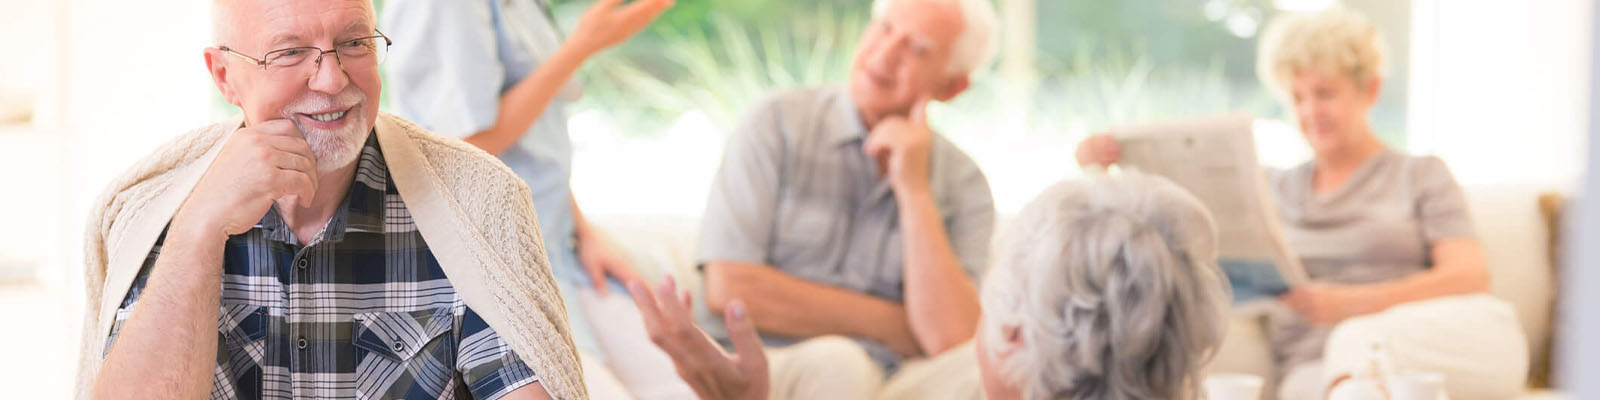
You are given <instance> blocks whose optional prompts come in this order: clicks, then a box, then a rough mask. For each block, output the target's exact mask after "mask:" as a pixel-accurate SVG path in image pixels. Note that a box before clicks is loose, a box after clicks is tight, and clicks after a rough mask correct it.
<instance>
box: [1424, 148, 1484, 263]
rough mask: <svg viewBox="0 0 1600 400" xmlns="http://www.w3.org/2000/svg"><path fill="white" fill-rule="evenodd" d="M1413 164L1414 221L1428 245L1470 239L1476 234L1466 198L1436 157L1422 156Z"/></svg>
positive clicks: (1443, 164)
mask: <svg viewBox="0 0 1600 400" xmlns="http://www.w3.org/2000/svg"><path fill="white" fill-rule="evenodd" d="M1415 161H1416V163H1415V164H1414V165H1413V168H1414V169H1413V171H1412V172H1413V174H1412V176H1413V178H1412V179H1413V181H1412V182H1413V185H1414V187H1416V189H1417V193H1416V204H1417V210H1416V213H1417V218H1418V220H1419V222H1420V224H1421V226H1422V236H1423V239H1424V240H1427V241H1428V243H1430V244H1431V243H1434V242H1438V241H1440V240H1444V239H1472V238H1476V237H1477V233H1476V231H1475V229H1474V228H1473V225H1472V216H1471V214H1470V213H1469V209H1468V207H1467V195H1466V193H1465V192H1464V191H1463V190H1462V189H1461V185H1460V184H1458V183H1456V178H1455V176H1454V175H1452V174H1451V173H1450V168H1449V167H1447V166H1445V163H1444V160H1441V159H1439V157H1424V158H1419V159H1416V160H1415Z"/></svg>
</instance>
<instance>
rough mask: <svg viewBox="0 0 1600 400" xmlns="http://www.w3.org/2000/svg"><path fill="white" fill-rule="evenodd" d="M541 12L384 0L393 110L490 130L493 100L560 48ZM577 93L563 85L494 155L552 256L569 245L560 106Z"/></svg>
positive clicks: (568, 169)
mask: <svg viewBox="0 0 1600 400" xmlns="http://www.w3.org/2000/svg"><path fill="white" fill-rule="evenodd" d="M544 7H545V5H544V2H543V1H537V0H470V1H462V2H455V1H437V0H391V1H389V3H388V4H387V5H386V6H385V9H384V10H383V23H384V26H385V27H386V29H388V30H389V32H388V33H389V34H390V36H392V37H394V39H395V45H394V48H393V49H392V50H391V52H390V56H389V61H386V63H385V64H386V65H385V67H386V69H388V70H390V71H393V72H394V73H392V74H391V76H390V86H391V88H392V93H393V96H392V100H393V103H394V105H395V109H396V111H397V114H400V115H401V116H403V117H405V118H407V119H410V120H412V121H415V122H416V123H417V124H418V125H421V126H422V127H424V128H427V129H429V130H432V131H435V132H438V133H442V134H445V135H450V136H458V137H465V136H468V135H471V134H472V133H475V132H477V131H481V130H484V129H488V128H489V127H490V126H492V124H493V123H494V120H495V118H496V117H497V116H498V113H499V99H500V95H502V94H504V93H505V92H506V91H508V90H510V89H511V88H512V87H514V86H516V85H517V84H518V83H520V82H522V80H523V79H526V78H527V77H528V75H530V74H531V73H532V72H533V71H534V70H535V69H536V68H538V67H539V65H540V64H542V63H543V62H544V61H545V60H546V59H548V58H549V57H550V56H551V55H552V54H554V53H555V51H556V49H558V48H559V47H560V46H561V35H560V33H559V30H558V27H556V26H555V25H554V21H553V20H552V19H551V16H550V14H548V12H547V10H546V9H545V8H544ZM462 9H466V10H462ZM576 92H577V89H576V87H575V86H573V85H570V84H569V85H568V86H566V87H564V88H563V89H562V93H561V94H560V95H558V96H557V98H556V99H554V100H552V101H551V102H550V105H549V106H548V107H547V108H546V109H545V110H543V112H542V114H540V116H539V119H538V120H536V121H535V122H534V123H533V125H532V126H530V127H529V128H528V130H527V131H526V132H525V133H523V135H522V138H521V139H520V140H518V141H517V143H516V144H515V145H513V146H511V147H510V148H508V149H506V150H505V151H504V152H501V153H500V154H499V155H498V156H499V157H500V160H501V161H502V162H504V163H505V164H506V166H507V167H510V168H511V170H512V171H513V172H515V173H516V174H517V176H518V177H520V178H522V180H523V181H524V182H526V183H527V184H528V188H529V189H530V190H531V191H532V192H533V202H534V208H535V211H536V212H537V213H538V216H539V226H540V230H541V231H543V232H544V233H545V234H544V235H543V237H544V240H545V244H546V248H547V249H550V251H551V252H552V254H559V253H557V252H559V251H562V249H570V248H571V235H572V232H573V219H572V218H573V217H572V208H571V203H570V196H571V187H570V183H571V177H572V152H573V149H572V142H571V139H570V137H569V136H568V132H567V113H566V107H567V104H568V102H570V101H572V100H574V98H575V97H576V95H575V94H576ZM524 112H534V111H533V110H525V111H524ZM550 261H551V262H552V263H553V264H560V263H565V262H567V261H569V260H568V258H567V257H552V258H551V260H550ZM553 266H556V267H559V265H553Z"/></svg>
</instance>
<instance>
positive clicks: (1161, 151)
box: [1112, 115, 1309, 307]
mask: <svg viewBox="0 0 1600 400" xmlns="http://www.w3.org/2000/svg"><path fill="white" fill-rule="evenodd" d="M1251 123H1252V120H1251V118H1250V117H1249V116H1247V115H1234V116H1226V117H1214V118H1206V119H1195V120H1185V121H1175V122H1170V123H1163V124H1156V125H1145V126H1130V127H1122V128H1117V129H1113V130H1112V135H1113V137H1115V138H1116V139H1117V144H1118V146H1119V147H1120V148H1121V152H1122V157H1121V159H1120V160H1119V161H1118V165H1119V166H1120V167H1121V168H1125V169H1129V170H1137V171H1141V172H1144V173H1147V174H1154V175H1160V176H1163V177H1166V178H1167V179H1168V180H1171V181H1173V182H1174V183H1177V184H1178V185H1179V186H1182V187H1183V188H1184V189H1187V190H1188V191H1189V192H1190V193H1192V194H1194V196H1195V197H1196V198H1198V199H1199V200H1200V202H1201V203H1204V204H1205V206H1206V207H1207V208H1209V209H1210V211H1211V217H1212V219H1213V220H1215V221H1216V224H1217V234H1218V238H1217V239H1218V242H1217V245H1218V251H1219V252H1218V256H1219V257H1218V259H1219V262H1220V264H1221V265H1222V269H1223V272H1225V273H1226V274H1227V276H1228V281H1229V284H1230V286H1232V288H1233V300H1234V301H1233V303H1234V305H1235V306H1236V307H1239V306H1245V305H1247V304H1252V303H1260V302H1262V301H1264V300H1272V299H1275V298H1276V297H1277V296H1279V295H1281V294H1283V293H1284V292H1287V291H1288V290H1289V288H1290V287H1292V286H1295V285H1298V284H1301V283H1304V282H1306V281H1307V280H1308V279H1309V278H1307V276H1306V273H1305V269H1304V267H1302V266H1301V265H1300V258H1299V257H1298V256H1296V255H1295V253H1294V251H1293V250H1292V249H1290V248H1289V245H1288V242H1286V241H1285V240H1284V236H1283V227H1282V224H1281V222H1280V220H1279V219H1278V213H1277V207H1276V205H1275V204H1274V203H1273V199H1272V194H1271V193H1270V192H1268V186H1267V182H1266V177H1265V175H1264V173H1263V170H1262V168H1261V165H1260V162H1259V161H1258V159H1257V156H1256V145H1255V136H1254V134H1253V133H1252V131H1251Z"/></svg>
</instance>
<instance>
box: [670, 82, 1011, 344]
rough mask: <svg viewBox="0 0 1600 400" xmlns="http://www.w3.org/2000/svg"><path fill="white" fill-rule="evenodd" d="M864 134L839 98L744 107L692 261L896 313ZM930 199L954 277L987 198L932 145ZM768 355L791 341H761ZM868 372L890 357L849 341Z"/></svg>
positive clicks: (971, 270)
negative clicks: (775, 273) (867, 361)
mask: <svg viewBox="0 0 1600 400" xmlns="http://www.w3.org/2000/svg"><path fill="white" fill-rule="evenodd" d="M866 135H867V129H866V127H865V125H864V124H863V123H862V122H861V117H860V114H859V112H858V111H857V110H856V107H855V104H854V103H853V102H852V101H851V100H850V96H849V94H848V92H847V91H846V90H845V89H844V88H842V87H828V88H821V89H806V90H795V91H790V92H787V93H782V94H778V95H776V96H773V97H770V98H768V99H766V100H764V101H762V102H760V103H758V104H756V105H755V106H754V107H752V108H751V109H750V111H749V113H748V114H746V115H745V118H744V119H743V120H742V121H741V122H740V123H739V125H738V126H736V127H735V129H734V131H733V132H732V133H731V134H730V135H729V138H728V145H727V147H726V149H725V150H724V153H723V160H722V167H721V169H720V170H719V171H718V172H717V175H716V179H715V181H714V182H713V183H712V186H711V196H710V198H709V199H708V200H707V202H706V212H705V220H704V222H703V223H702V226H701V236H700V255H699V258H698V261H699V262H700V263H701V264H702V265H704V264H705V263H707V262H738V263H747V264H762V265H770V266H773V267H775V268H778V269H780V270H782V271H783V272H785V273H788V274H790V275H793V276H796V277H799V278H801V279H805V280H809V281H812V282H817V283H821V284H826V285H830V286H835V287H840V288H844V289H849V290H854V291H857V292H861V293H865V294H868V295H872V296H877V297H880V298H883V299H886V300H890V301H895V302H902V301H903V299H904V296H905V287H904V279H903V276H902V275H903V271H904V266H903V263H904V261H903V260H904V253H903V252H902V243H901V242H902V239H901V235H900V224H899V209H898V206H897V204H896V203H895V199H894V192H893V191H892V190H891V189H890V186H889V182H888V181H887V180H886V179H883V177H880V176H879V175H878V167H877V162H876V161H875V160H874V159H873V158H872V157H869V156H867V155H866V153H864V152H863V151H862V143H863V140H864V139H865V138H866ZM928 168H929V169H928V176H929V179H930V180H931V182H930V184H931V186H930V187H931V189H932V192H933V195H934V199H935V202H936V203H937V204H938V207H939V211H940V214H941V215H942V216H943V219H944V225H945V229H946V230H947V234H948V236H949V237H950V242H951V243H950V244H951V246H952V247H953V248H954V250H955V253H956V256H957V257H958V258H960V262H961V266H962V268H965V269H966V270H967V272H968V274H970V275H971V276H973V277H974V278H976V277H977V276H978V273H979V272H980V271H981V270H982V269H983V267H984V264H985V263H986V262H987V260H988V256H989V243H990V237H991V234H992V233H993V231H994V223H995V217H994V199H993V197H992V195H991V194H990V192H989V182H988V181H987V180H986V179H985V178H984V176H983V172H982V171H980V170H978V167H977V165H976V164H974V163H973V162H972V159H971V158H968V157H967V155H966V154H965V153H962V152H961V150H960V149H958V148H956V146H955V145H954V144H952V143H950V142H949V141H947V140H945V139H944V138H943V137H940V136H939V135H934V140H933V146H932V149H931V151H930V154H929V167H928ZM766 339H767V343H768V344H769V345H785V344H789V343H792V342H793V340H782V339H780V338H774V337H767V338H766ZM861 342H862V344H863V345H864V346H865V347H866V349H867V351H868V352H869V353H871V354H872V356H873V358H874V359H876V360H877V361H878V362H879V363H880V364H882V365H883V366H884V367H886V368H888V369H891V370H892V369H894V366H896V365H897V364H898V361H899V357H897V356H896V355H895V354H894V352H892V351H890V350H888V349H887V348H886V347H884V346H883V345H881V344H879V343H876V342H870V341H865V340H862V341H861Z"/></svg>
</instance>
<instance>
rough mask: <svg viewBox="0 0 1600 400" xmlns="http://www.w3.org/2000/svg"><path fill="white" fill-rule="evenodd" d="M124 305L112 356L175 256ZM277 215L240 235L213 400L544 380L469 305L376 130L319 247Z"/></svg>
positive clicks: (427, 394) (226, 291)
mask: <svg viewBox="0 0 1600 400" xmlns="http://www.w3.org/2000/svg"><path fill="white" fill-rule="evenodd" d="M162 236H163V238H162V239H159V240H157V242H156V245H155V247H154V248H153V249H151V250H150V255H149V256H148V257H147V258H146V259H145V263H144V267H143V268H142V270H141V271H140V272H139V275H138V277H137V278H136V279H135V281H134V283H133V287H132V288H131V289H130V290H129V291H128V296H127V298H126V299H124V300H123V302H122V306H121V307H120V308H119V309H118V310H117V315H116V317H117V319H116V323H115V324H114V325H113V326H112V329H111V334H110V336H109V337H108V338H107V339H106V342H107V343H106V352H107V353H109V352H110V351H111V344H112V343H114V342H115V340H116V338H117V334H118V333H119V332H120V331H121V329H122V325H123V323H124V322H125V321H126V320H127V318H128V316H129V315H130V314H131V313H132V310H133V307H134V305H135V304H136V302H137V301H138V299H139V294H140V292H141V291H142V290H143V288H144V287H145V280H146V279H147V278H148V276H149V272H150V268H151V267H152V266H154V265H155V263H156V258H157V257H159V256H160V254H161V241H162V240H164V239H165V234H163V235H162ZM292 238H293V233H292V230H291V229H289V227H288V226H287V225H285V224H284V222H283V219H282V218H281V217H280V216H279V214H278V212H277V210H276V209H273V210H271V211H268V212H267V214H266V216H264V217H262V218H261V222H259V223H257V224H256V226H255V228H254V229H251V230H250V231H249V232H245V233H243V234H240V235H234V236H232V237H229V238H228V242H227V245H226V249H225V250H224V255H223V276H222V303H221V304H222V309H221V315H220V317H219V318H218V321H217V325H218V328H217V329H218V333H217V367H216V369H215V370H214V371H213V375H212V386H211V398H213V399H256V398H267V399H288V398H297V399H298V398H383V399H392V398H408V399H411V398H469V397H470V398H478V399H494V398H498V397H500V396H503V395H505V394H506V393H509V392H511V391H512V390H514V389H517V388H520V387H522V386H525V385H527V384H530V383H533V382H535V381H537V380H538V377H537V376H535V374H534V371H532V370H531V369H529V368H528V366H527V365H526V364H524V363H523V362H522V360H521V359H520V358H518V357H517V355H516V354H515V353H513V352H512V350H511V347H510V346H509V345H507V344H506V343H505V342H503V341H501V340H500V336H499V335H497V334H495V332H494V329H492V328H490V327H489V325H488V324H487V323H485V322H484V321H483V319H482V318H480V317H479V316H478V315H477V313H474V312H473V311H472V309H470V308H467V306H466V304H465V303H463V302H462V301H461V298H460V297H458V296H456V292H455V289H454V288H453V287H452V286H451V285H450V281H449V280H448V279H446V277H445V275H444V272H443V271H442V270H441V269H440V267H439V262H438V260H437V259H435V258H434V257H433V253H432V252H430V251H429V250H428V245H427V243H425V242H424V241H423V239H422V235H421V234H420V233H418V232H417V227H416V225H415V224H413V222H412V220H411V214H410V213H409V212H408V211H407V209H406V206H405V203H404V202H403V201H402V200H401V198H400V194H399V193H398V192H397V191H396V190H395V187H394V185H393V184H392V183H390V182H389V181H388V168H387V167H386V165H385V164H384V160H383V153H382V151H381V150H380V149H379V147H378V141H377V136H376V135H368V138H367V142H366V146H365V147H364V148H363V149H362V151H361V159H360V161H359V162H358V166H357V168H356V174H355V180H354V182H352V183H351V185H350V193H349V195H348V197H346V198H345V201H344V205H343V206H342V207H341V208H340V209H339V211H338V212H336V213H335V214H334V216H333V218H332V219H331V220H330V221H329V222H328V226H327V227H326V228H324V229H323V231H322V233H320V234H318V235H317V238H315V239H313V240H312V241H311V244H310V245H309V246H297V245H295V244H294V243H295V242H296V241H294V240H292Z"/></svg>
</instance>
